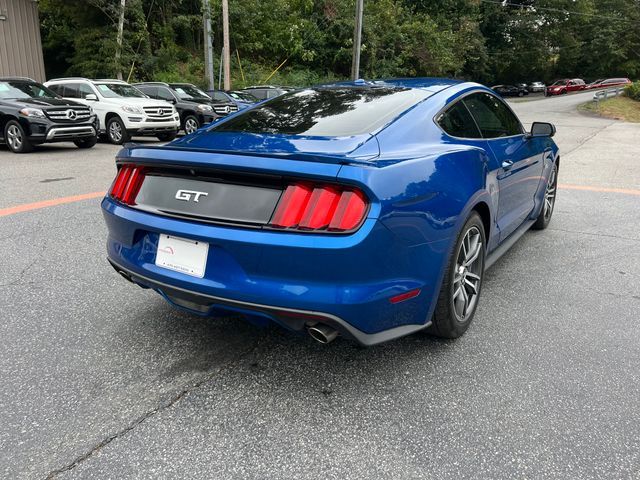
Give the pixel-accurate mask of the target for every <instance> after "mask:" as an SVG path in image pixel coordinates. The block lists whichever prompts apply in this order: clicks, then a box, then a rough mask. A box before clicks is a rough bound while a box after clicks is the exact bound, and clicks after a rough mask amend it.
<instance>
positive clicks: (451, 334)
mask: <svg viewBox="0 0 640 480" xmlns="http://www.w3.org/2000/svg"><path fill="white" fill-rule="evenodd" d="M485 245H486V241H485V232H484V226H483V224H482V219H481V218H480V215H478V214H477V213H476V212H474V213H472V214H471V216H469V218H468V219H467V222H466V223H465V224H464V227H463V228H462V231H461V232H460V235H458V239H457V241H456V245H455V248H454V249H453V252H452V253H451V257H450V259H449V265H448V266H447V271H446V273H445V276H444V279H443V280H442V286H441V287H440V295H439V296H438V303H437V305H436V310H435V312H434V314H433V319H432V324H431V326H430V327H429V328H428V329H427V332H428V333H431V334H433V335H436V336H438V337H443V338H457V337H459V336H461V335H462V334H463V333H464V332H466V331H467V328H469V325H470V324H471V320H473V315H474V314H475V312H476V308H477V306H478V300H479V298H480V289H481V286H482V277H483V275H484V259H485V254H486V247H485Z"/></svg>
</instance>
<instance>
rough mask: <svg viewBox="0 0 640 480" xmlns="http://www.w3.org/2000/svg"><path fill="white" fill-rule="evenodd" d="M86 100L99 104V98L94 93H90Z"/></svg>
mask: <svg viewBox="0 0 640 480" xmlns="http://www.w3.org/2000/svg"><path fill="white" fill-rule="evenodd" d="M84 99H85V100H89V101H90V102H97V101H98V97H96V95H95V94H94V93H88V94H87V96H86V97H84Z"/></svg>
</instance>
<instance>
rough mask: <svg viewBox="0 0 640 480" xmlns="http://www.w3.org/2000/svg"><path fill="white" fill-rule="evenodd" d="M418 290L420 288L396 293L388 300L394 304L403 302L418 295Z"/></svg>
mask: <svg viewBox="0 0 640 480" xmlns="http://www.w3.org/2000/svg"><path fill="white" fill-rule="evenodd" d="M420 292H421V290H420V289H419V288H416V289H414V290H409V291H408V292H404V293H401V294H400V295H396V296H395V297H391V298H390V299H389V301H390V302H391V303H394V304H395V303H400V302H404V301H405V300H409V299H410V298H414V297H417V296H418V295H420Z"/></svg>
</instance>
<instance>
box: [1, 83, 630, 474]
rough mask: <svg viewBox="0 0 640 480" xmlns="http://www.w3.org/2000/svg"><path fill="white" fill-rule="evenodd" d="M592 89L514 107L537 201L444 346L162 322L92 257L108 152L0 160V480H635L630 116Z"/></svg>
mask: <svg viewBox="0 0 640 480" xmlns="http://www.w3.org/2000/svg"><path fill="white" fill-rule="evenodd" d="M590 96H591V95H590V94H578V95H569V96H566V97H560V98H550V99H544V100H540V101H531V102H523V103H519V102H518V103H513V107H514V109H515V110H516V111H517V113H518V114H519V115H520V116H521V118H522V119H523V121H524V122H526V123H530V122H532V121H535V120H540V121H552V122H555V123H556V125H557V127H558V135H557V137H556V139H557V142H558V144H559V145H560V148H561V151H562V158H561V168H560V183H561V188H560V190H559V197H558V201H557V204H556V210H555V213H554V218H553V220H552V223H551V225H550V227H549V228H548V229H547V230H545V231H542V232H529V233H528V234H527V235H525V236H524V237H523V238H522V239H521V240H520V241H519V242H518V243H517V244H516V245H515V246H514V248H513V249H512V250H511V251H510V252H509V253H508V254H507V255H506V256H505V257H503V258H502V259H501V260H500V261H499V262H498V263H497V264H496V265H495V266H494V267H492V269H491V270H489V272H488V273H487V277H486V280H485V284H484V286H483V292H482V298H481V302H480V305H479V310H478V312H477V314H476V317H475V319H474V323H473V324H472V326H471V328H470V329H469V330H468V332H467V334H466V335H465V336H464V337H462V338H460V339H458V340H456V341H442V340H437V339H434V338H432V337H429V336H428V335H425V334H416V335H412V336H409V337H405V338H402V339H399V340H397V341H394V342H390V343H387V344H384V345H380V346H376V347H372V348H361V347H358V346H357V345H355V344H353V343H351V342H348V341H345V340H342V339H338V340H337V341H335V342H333V343H332V344H330V345H328V346H323V345H320V344H317V343H314V342H313V341H312V340H311V339H310V338H308V337H306V336H301V335H296V334H293V333H289V332H286V331H283V330H280V329H278V328H269V329H261V328H258V327H254V326H252V325H249V324H247V323H245V322H243V321H242V320H240V319H237V318H225V319H215V320H205V319H202V318H199V317H193V316H189V315H187V314H184V313H179V312H176V311H175V310H173V309H172V308H170V307H169V306H167V305H166V304H165V302H164V301H163V300H162V299H161V298H160V297H159V296H158V295H156V294H154V293H152V292H149V291H143V290H141V289H139V288H136V287H134V286H132V285H131V284H129V283H127V282H125V281H124V280H123V279H122V278H121V277H119V276H118V275H117V274H116V273H115V272H113V270H112V269H111V267H109V265H108V264H107V262H106V261H105V236H106V229H105V227H104V225H103V221H102V216H101V213H100V210H99V196H100V193H101V192H102V191H104V190H105V189H106V188H107V187H108V185H109V184H110V182H111V180H112V178H113V176H114V173H115V168H114V163H113V156H114V154H115V152H116V151H117V147H113V146H110V145H106V144H98V145H97V146H96V147H95V148H94V149H92V150H88V151H78V150H77V149H76V148H75V147H73V145H65V144H58V145H53V146H47V147H42V148H40V149H39V150H38V151H37V152H35V153H32V154H29V155H21V156H17V155H13V154H11V153H9V152H8V151H7V150H6V149H4V148H1V147H0V167H1V168H2V172H3V173H2V175H1V176H0V251H2V252H3V255H2V258H3V262H2V267H3V268H1V269H0V306H1V307H2V308H1V310H0V311H1V312H2V313H1V320H0V351H1V352H2V354H1V355H0V385H2V388H1V389H0V478H12V479H13V478H29V479H31V478H36V479H38V478H42V479H44V478H65V479H66V478H74V479H75V478H92V479H94V478H100V479H102V478H114V479H116V478H117V479H122V478H141V479H142V478H144V479H146V478H203V479H205V478H206V479H272V478H273V479H294V478H295V479H318V478H327V479H332V478H336V479H341V480H346V479H363V478H371V479H412V478H416V479H417V478H427V479H429V478H433V479H462V478H474V479H476V478H477V479H484V478H486V479H503V478H505V479H506V478H509V479H510V478H513V479H529V478H531V479H534V478H535V479H547V478H548V479H583V478H584V479H591V478H593V479H638V478H640V368H639V365H640V322H639V320H640V314H639V312H640V229H639V228H638V225H639V224H640V164H639V163H638V158H640V145H639V144H638V143H637V139H638V138H640V125H631V124H625V123H623V122H618V121H612V120H606V119H601V118H596V117H590V116H585V115H583V114H580V113H578V112H577V111H576V106H577V104H579V103H582V102H584V101H587V100H588V99H589V97H590ZM634 140H635V141H634ZM81 194H87V195H86V199H84V200H81V199H78V198H70V197H74V196H77V195H81ZM83 198H84V197H83ZM51 199H63V200H64V201H60V200H58V201H57V202H53V203H59V204H58V205H54V206H46V205H48V204H47V203H42V202H46V201H49V200H51Z"/></svg>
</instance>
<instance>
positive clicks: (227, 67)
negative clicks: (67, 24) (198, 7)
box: [222, 0, 231, 90]
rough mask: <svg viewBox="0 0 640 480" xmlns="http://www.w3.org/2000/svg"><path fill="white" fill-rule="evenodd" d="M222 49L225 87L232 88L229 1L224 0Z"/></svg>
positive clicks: (226, 88)
mask: <svg viewBox="0 0 640 480" xmlns="http://www.w3.org/2000/svg"><path fill="white" fill-rule="evenodd" d="M222 51H223V58H224V89H225V90H231V52H230V49H229V1H228V0H222Z"/></svg>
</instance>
